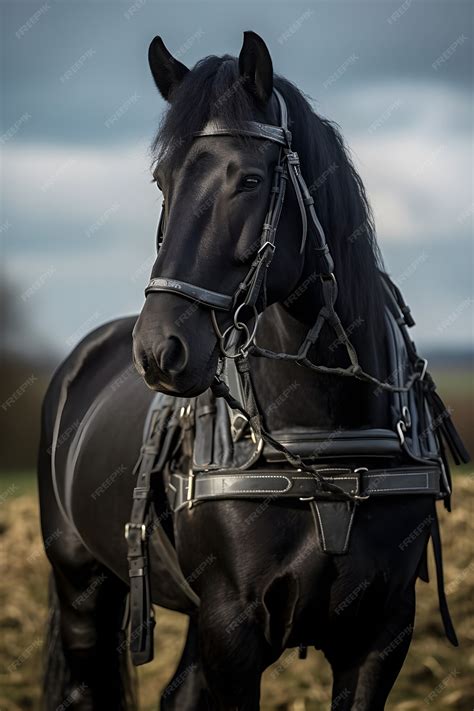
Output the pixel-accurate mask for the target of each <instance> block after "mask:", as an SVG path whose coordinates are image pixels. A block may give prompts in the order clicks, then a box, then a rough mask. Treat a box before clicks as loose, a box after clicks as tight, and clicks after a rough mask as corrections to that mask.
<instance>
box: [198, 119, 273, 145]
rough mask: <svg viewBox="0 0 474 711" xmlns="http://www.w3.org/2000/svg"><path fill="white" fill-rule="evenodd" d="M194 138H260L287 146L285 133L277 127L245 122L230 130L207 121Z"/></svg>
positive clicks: (256, 122) (221, 124) (217, 122)
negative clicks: (239, 126)
mask: <svg viewBox="0 0 474 711" xmlns="http://www.w3.org/2000/svg"><path fill="white" fill-rule="evenodd" d="M193 135H194V136H196V137H200V136H244V137H246V136H248V137H249V138H261V139H262V140H264V141H272V143H277V144H279V145H280V146H286V145H287V136H286V134H285V131H284V130H283V129H282V128H280V127H279V126H271V125H270V124H266V123H259V122H258V121H245V123H243V124H242V127H241V128H231V127H229V126H226V125H225V124H223V123H220V122H219V121H209V123H207V124H206V125H205V126H204V128H203V129H202V130H201V131H196V132H195V133H194V134H193Z"/></svg>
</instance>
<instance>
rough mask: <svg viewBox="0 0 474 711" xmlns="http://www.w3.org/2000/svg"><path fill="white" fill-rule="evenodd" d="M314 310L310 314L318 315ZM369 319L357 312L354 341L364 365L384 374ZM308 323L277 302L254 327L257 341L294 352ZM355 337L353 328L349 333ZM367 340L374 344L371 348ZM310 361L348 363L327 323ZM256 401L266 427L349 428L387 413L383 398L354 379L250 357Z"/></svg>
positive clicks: (380, 421) (378, 422)
mask: <svg viewBox="0 0 474 711" xmlns="http://www.w3.org/2000/svg"><path fill="white" fill-rule="evenodd" d="M316 315H317V312H316V311H315V313H314V318H316ZM369 330H370V324H367V323H365V322H364V318H363V317H361V323H360V325H359V333H358V334H357V338H355V337H354V338H353V339H352V340H353V341H355V342H357V345H358V346H359V348H358V351H359V353H360V346H361V344H364V353H363V361H362V364H363V366H364V367H366V368H368V369H369V370H370V372H372V373H373V374H375V375H376V376H378V377H384V373H385V368H384V367H383V366H384V362H383V361H384V352H383V347H381V344H380V346H379V348H377V347H376V344H375V343H374V342H373V339H369V338H368V337H367V336H368V334H367V331H369ZM307 331H308V326H307V325H303V324H302V323H301V322H300V321H298V320H296V319H295V318H293V316H291V315H290V314H289V313H288V312H287V311H286V310H285V309H284V308H283V307H282V306H281V305H273V306H271V307H269V308H268V309H267V310H266V311H265V312H264V314H263V315H262V317H261V319H260V323H259V328H258V335H257V339H258V343H259V344H261V345H264V346H265V347H269V348H270V349H272V350H275V351H279V352H284V353H296V352H297V351H298V349H299V346H300V345H301V342H302V341H303V339H304V337H305V335H306V333H307ZM353 335H354V336H355V332H354V334H353ZM369 340H370V341H372V344H371V345H372V348H369V347H368V346H369ZM310 357H311V360H312V361H313V362H314V363H323V364H324V365H330V366H336V365H347V357H346V354H345V350H344V347H343V346H342V345H341V344H340V343H338V341H337V339H336V336H335V335H334V333H333V332H332V330H331V329H330V328H329V327H328V326H324V327H323V330H322V332H321V336H320V339H319V341H318V343H317V344H316V345H315V346H314V347H313V349H312V350H311V351H310ZM361 360H362V359H361ZM252 373H253V381H254V387H255V392H256V396H257V402H258V404H259V407H260V410H261V412H262V413H263V416H264V419H265V422H266V425H267V427H268V428H269V429H270V430H273V431H275V430H279V429H287V428H295V427H311V428H315V429H328V430H334V429H337V428H352V427H363V426H372V427H376V426H378V427H383V426H385V425H386V422H387V418H388V407H387V399H386V397H385V395H384V394H378V395H377V394H374V390H373V388H372V387H370V386H368V385H367V384H366V383H363V382H361V381H357V380H355V379H353V378H343V377H339V376H336V375H321V374H318V373H315V372H314V371H311V370H310V369H308V368H304V367H300V366H298V365H296V364H294V363H291V362H288V361H284V360H270V359H266V358H253V359H252Z"/></svg>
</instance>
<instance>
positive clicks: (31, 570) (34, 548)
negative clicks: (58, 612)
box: [0, 475, 474, 711]
mask: <svg viewBox="0 0 474 711" xmlns="http://www.w3.org/2000/svg"><path fill="white" fill-rule="evenodd" d="M473 485H474V481H473V477H472V476H464V475H463V476H459V477H458V478H457V480H456V494H455V497H454V510H453V513H452V514H450V515H446V514H445V513H444V511H441V519H442V531H443V538H444V542H445V545H444V555H445V567H446V581H447V591H448V600H449V602H450V606H451V612H452V614H453V618H454V620H455V623H456V627H457V632H458V635H459V638H460V642H461V647H460V649H457V650H456V649H453V648H452V647H450V645H449V644H448V642H447V641H446V640H445V639H444V637H443V636H442V632H441V621H440V618H439V614H438V609H437V597H436V585H435V584H434V583H433V582H432V583H431V584H430V585H429V586H427V585H425V584H423V583H421V582H420V583H419V584H418V615H417V623H416V630H415V639H414V642H413V644H412V647H411V650H410V653H409V656H408V659H407V661H406V664H405V667H404V669H403V671H402V673H401V675H400V677H399V679H398V682H397V684H396V686H395V688H394V690H393V692H392V695H391V700H390V703H389V704H388V705H387V709H389V710H392V711H393V710H395V709H397V711H417V710H418V709H422V708H425V707H428V706H429V708H431V709H433V711H436V710H438V709H448V708H457V709H459V711H468V710H469V711H470V710H471V709H472V708H473V707H474V693H473V685H472V681H471V679H472V668H473V662H474V649H473V645H472V641H473V635H474V628H473V617H474V615H473V611H474V599H473V596H472V587H473V586H472V582H473V577H474V575H473V574H474V563H472V561H471V554H472V541H473V534H474V531H473V529H474V524H473V511H472V499H471V498H470V497H471V491H472V487H473ZM0 541H1V543H2V546H1V553H0V639H1V642H0V689H1V691H0V709H1V711H27V710H28V709H35V708H37V705H38V696H39V680H40V674H41V657H42V650H41V646H42V639H43V631H44V624H45V618H46V614H47V609H46V588H47V574H48V566H47V562H46V560H45V558H44V555H43V552H42V547H41V541H40V537H39V528H38V512H37V502H36V498H35V496H34V494H32V493H31V492H30V493H26V494H24V495H22V496H20V497H18V498H13V497H11V498H8V499H7V500H5V501H4V502H3V503H1V504H0ZM431 570H432V571H433V564H431ZM157 612H158V615H157V618H158V620H157V628H156V659H155V661H154V662H153V663H152V664H149V665H147V666H146V667H144V668H141V669H140V672H139V677H140V698H141V708H142V710H143V711H149V710H151V709H157V708H158V698H159V694H160V690H161V689H162V688H163V687H164V686H165V685H166V683H167V681H168V680H169V678H170V676H171V674H172V672H173V669H174V667H175V665H176V663H177V660H178V657H179V654H180V649H181V645H182V643H183V639H184V630H185V624H186V620H185V618H184V617H183V616H181V615H178V614H175V613H171V612H168V611H166V610H162V609H159V610H158V611H157ZM20 655H23V656H24V657H25V661H24V662H23V663H22V664H21V665H19V666H18V668H17V669H16V670H15V671H9V669H8V666H9V664H11V662H13V661H14V660H16V659H18V657H19V656H20ZM295 657H296V655H295V654H294V651H293V650H288V651H287V652H286V653H285V654H284V655H283V657H282V659H281V660H280V665H283V666H284V667H285V669H284V671H282V672H281V673H278V674H273V675H272V670H271V669H270V670H268V671H267V672H266V674H265V676H264V682H263V694H262V709H264V710H265V711H269V710H270V709H272V710H273V711H277V710H283V709H287V710H290V709H291V710H292V711H320V710H322V709H328V708H329V699H330V673H329V669H328V667H327V664H326V662H325V661H324V659H323V657H322V656H321V655H320V654H319V653H316V652H315V651H314V650H313V651H312V652H310V653H309V654H308V659H307V660H306V661H298V660H297V659H295ZM435 690H436V698H435V700H433V701H432V702H431V703H429V705H427V703H426V701H425V699H426V697H427V696H428V694H430V693H431V692H433V691H435Z"/></svg>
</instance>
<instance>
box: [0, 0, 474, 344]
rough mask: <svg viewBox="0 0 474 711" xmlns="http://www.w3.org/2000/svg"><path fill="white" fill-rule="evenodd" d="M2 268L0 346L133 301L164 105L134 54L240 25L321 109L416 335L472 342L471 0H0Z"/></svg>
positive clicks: (195, 47)
mask: <svg viewBox="0 0 474 711" xmlns="http://www.w3.org/2000/svg"><path fill="white" fill-rule="evenodd" d="M0 12H1V15H2V30H1V32H2V35H1V80H2V81H1V96H0V99H1V129H0V150H1V153H2V173H1V215H0V240H1V256H2V279H3V280H5V281H6V283H7V285H8V287H9V289H10V290H11V292H12V304H13V309H14V312H15V314H16V315H17V316H18V319H17V320H18V322H21V323H23V324H24V325H25V328H23V329H21V330H17V331H10V330H9V331H8V332H7V333H4V334H3V339H4V341H5V342H6V344H7V345H8V346H9V347H12V348H16V349H19V350H23V349H25V348H27V349H28V350H29V351H30V352H33V353H37V354H38V355H40V354H41V353H42V352H46V351H51V352H54V353H56V354H58V355H59V356H63V355H65V354H66V353H67V352H68V351H70V350H71V348H72V347H73V346H74V345H75V344H76V343H77V342H78V341H79V340H80V339H81V338H82V337H83V336H84V335H85V334H86V333H87V332H88V331H90V330H91V329H93V328H95V327H96V326H98V325H99V324H101V323H103V322H105V321H107V320H110V319H111V318H116V317H119V316H123V315H129V314H131V313H138V311H139V310H140V308H141V306H142V304H143V300H144V295H143V289H144V287H145V285H146V283H147V280H148V277H149V274H150V270H151V266H152V263H153V261H154V250H155V230H156V223H157V220H158V215H159V208H160V202H161V201H160V197H159V193H158V191H157V190H156V187H155V186H154V185H153V184H152V183H151V174H150V163H151V159H150V151H149V146H150V143H151V140H152V138H153V134H154V132H155V131H156V128H157V126H158V123H159V121H160V118H161V116H162V115H163V111H164V110H165V103H164V101H163V100H162V99H161V97H160V96H159V95H158V92H157V90H156V87H155V85H154V82H153V80H152V78H151V75H150V72H149V68H148V62H147V51H148V45H149V43H150V41H151V40H152V39H153V37H154V36H155V35H157V34H159V35H161V36H162V37H163V39H164V41H165V43H166V45H167V47H168V48H169V49H170V51H171V52H172V53H173V54H174V55H175V56H176V57H177V58H179V60H180V61H181V62H183V63H185V64H186V65H187V66H188V67H192V66H193V65H194V64H195V62H196V61H198V60H199V59H201V58H202V57H204V56H206V55H209V54H217V55H221V54H225V53H228V54H232V55H238V53H239V51H240V48H241V44H242V33H243V31H245V30H254V31H256V32H258V33H259V34H260V35H261V36H262V37H263V38H264V40H265V41H266V43H267V45H268V47H269V49H270V52H271V55H272V59H273V64H274V68H275V71H276V72H278V73H279V74H282V75H284V76H286V77H287V78H288V79H290V80H291V81H293V82H294V83H295V84H296V85H297V86H299V87H300V89H302V90H303V91H304V92H305V93H307V94H308V95H309V96H310V97H311V99H312V103H313V106H314V108H315V110H316V111H317V112H318V113H320V114H321V115H323V116H325V117H327V118H330V119H332V120H334V121H336V122H337V123H338V124H339V126H340V128H341V130H342V133H343V135H344V137H345V140H346V142H347V144H348V146H349V147H350V150H351V154H352V157H353V159H354V162H355V164H356V166H357V169H358V170H359V172H360V174H361V176H362V179H363V181H364V183H365V186H366V188H367V191H368V194H369V199H370V202H371V205H372V208H373V211H374V214H375V220H376V226H377V233H378V239H379V244H380V246H381V249H382V253H383V255H384V258H385V262H386V266H387V267H388V270H389V272H390V273H391V275H392V276H393V277H394V278H395V280H396V281H397V282H398V284H399V285H400V286H401V288H402V291H403V292H404V294H405V297H406V299H407V301H408V303H409V304H410V305H411V307H412V311H413V314H414V316H415V319H416V321H417V326H416V329H415V333H414V335H415V339H416V341H417V343H418V344H419V347H421V350H422V349H423V347H425V348H433V347H449V348H452V347H459V348H465V347H466V346H469V345H470V344H471V345H472V336H473V319H472V315H473V308H472V307H473V303H474V299H473V288H472V287H473V281H472V267H473V250H472V223H473V212H474V196H473V173H472V166H473V153H472V151H473V147H472V146H473V143H472V138H473V135H472V125H473V123H472V119H473V101H472V99H473V94H472V89H473V66H474V62H473V36H474V33H473V29H474V28H473V9H472V4H471V3H470V2H461V1H460V0H447V1H444V0H441V1H438V0H429V1H428V0H404V2H400V0H395V2H392V1H390V2H388V1H385V0H377V1H376V2H375V1H374V2H365V1H359V0H352V1H351V2H343V1H342V0H331V1H330V2H314V1H313V0H308V1H307V2H303V3H299V2H289V0H284V1H283V0H264V1H262V0H252V2H235V1H233V2H228V1H227V0H221V1H220V2H197V1H196V2H182V1H181V0H174V1H173V2H156V1H153V0H135V2H131V0H125V2H120V1H119V0H114V1H113V2H112V1H104V0H96V1H94V2H87V1H85V0H69V2H67V1H66V0H46V1H44V2H43V0H36V1H35V2H29V1H28V2H25V1H22V0H17V1H16V2H9V1H8V0H7V1H6V0H1V3H0Z"/></svg>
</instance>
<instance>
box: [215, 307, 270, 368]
mask: <svg viewBox="0 0 474 711" xmlns="http://www.w3.org/2000/svg"><path fill="white" fill-rule="evenodd" d="M243 306H248V304H245V302H244V303H242V304H240V306H238V307H237V309H236V310H235V312H234V316H233V320H234V323H232V324H231V325H230V326H228V327H227V328H226V329H225V331H224V333H222V331H221V330H220V328H219V324H218V323H217V318H216V314H215V311H214V309H212V310H211V319H212V324H213V326H214V331H215V333H216V336H217V338H218V340H219V344H220V348H221V353H222V355H224V356H225V357H226V358H232V359H234V358H239V357H241V356H244V355H246V352H247V350H248V347H249V346H250V344H251V343H253V340H254V338H255V334H256V332H257V325H258V319H259V317H260V316H259V313H258V311H257V309H256V307H255V306H251V308H252V309H253V312H254V313H253V316H254V319H255V323H254V325H253V328H252V330H251V331H250V329H249V327H248V326H247V324H246V323H244V321H239V320H238V318H237V317H238V314H239V312H240V309H241V308H242V307H243ZM234 330H237V331H240V332H244V335H245V342H244V343H243V345H241V346H240V347H238V348H237V346H236V348H237V350H236V351H235V352H231V351H230V350H228V348H227V347H226V340H228V338H229V334H231V333H232V331H234Z"/></svg>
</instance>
